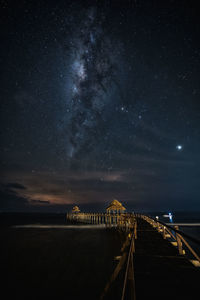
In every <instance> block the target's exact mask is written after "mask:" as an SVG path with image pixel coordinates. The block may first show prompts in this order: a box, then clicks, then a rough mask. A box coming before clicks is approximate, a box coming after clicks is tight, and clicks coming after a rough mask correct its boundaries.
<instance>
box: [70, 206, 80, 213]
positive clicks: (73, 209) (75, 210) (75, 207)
mask: <svg viewBox="0 0 200 300" xmlns="http://www.w3.org/2000/svg"><path fill="white" fill-rule="evenodd" d="M79 211H80V209H79V207H78V206H74V207H73V208H72V212H79Z"/></svg>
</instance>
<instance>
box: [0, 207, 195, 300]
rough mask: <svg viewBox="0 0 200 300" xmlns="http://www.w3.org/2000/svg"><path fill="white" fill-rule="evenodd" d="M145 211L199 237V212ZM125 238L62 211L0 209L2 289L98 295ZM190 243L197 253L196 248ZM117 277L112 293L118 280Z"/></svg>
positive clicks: (69, 295)
mask: <svg viewBox="0 0 200 300" xmlns="http://www.w3.org/2000/svg"><path fill="white" fill-rule="evenodd" d="M148 215H149V216H151V217H154V218H156V217H158V218H159V220H160V221H162V222H165V223H170V224H171V225H172V226H173V224H174V223H178V224H180V225H179V229H180V230H181V231H183V232H185V233H187V234H189V235H190V236H191V237H193V238H195V239H198V240H200V213H197V212H194V213H191V212H171V215H172V217H170V218H169V213H168V212H156V213H149V214H148ZM171 215H170V216H171ZM125 238H126V237H125V235H123V234H122V233H121V232H119V231H117V230H115V229H109V230H108V229H106V228H105V227H103V226H96V227H95V226H93V225H87V226H85V225H81V224H80V225H77V224H70V223H67V221H66V214H65V213H0V240H1V247H0V265H1V272H2V274H4V276H3V279H2V280H3V281H2V293H4V292H5V293H6V294H7V296H8V298H9V297H11V296H12V293H14V294H15V295H20V296H21V299H23V298H25V297H27V295H28V298H29V299H37V298H38V295H40V296H44V298H47V297H52V295H53V296H54V298H55V299H63V298H64V297H66V298H67V299H69V300H70V299H73V300H75V299H81V298H87V299H92V300H94V299H99V298H100V295H101V293H102V291H103V290H104V288H105V286H106V284H107V282H108V281H109V280H110V276H111V274H112V272H113V270H114V269H115V267H116V265H117V260H116V259H115V258H117V257H118V256H119V255H120V253H121V252H120V249H121V247H122V245H123V243H124V241H125ZM193 246H194V249H195V251H197V252H198V254H199V253H200V248H198V247H196V245H193V244H192V247H193ZM117 280H118V281H116V282H115V283H114V284H115V286H114V288H113V289H112V291H114V293H116V294H118V293H120V291H121V290H120V282H123V281H122V279H120V277H119V278H118V279H117ZM11 286H12V289H11V288H10V287H11ZM109 299H115V297H111V296H110V298H109Z"/></svg>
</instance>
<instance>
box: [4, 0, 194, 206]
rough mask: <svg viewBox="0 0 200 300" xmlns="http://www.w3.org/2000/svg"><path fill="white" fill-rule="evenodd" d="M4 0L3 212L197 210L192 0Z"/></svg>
mask: <svg viewBox="0 0 200 300" xmlns="http://www.w3.org/2000/svg"><path fill="white" fill-rule="evenodd" d="M1 2H2V3H1V5H2V7H1V9H0V14H1V16H0V17H1V21H2V23H3V25H2V26H1V27H0V31H1V36H2V38H1V47H0V52H1V54H0V58H1V59H0V64H1V68H0V70H1V73H2V74H1V78H2V82H1V83H2V91H1V101H0V106H1V107H0V113H1V118H0V128H1V136H0V142H1V145H0V146H1V147H0V158H1V161H0V163H1V173H0V176H1V180H0V193H1V195H0V210H4V211H6V210H26V209H27V210H33V209H38V210H42V209H43V210H48V209H49V210H50V209H52V210H55V209H56V207H57V208H58V209H60V207H61V206H62V209H63V211H66V209H67V207H66V206H68V205H74V204H76V205H80V208H81V209H82V205H84V204H85V205H86V204H87V205H88V207H86V206H85V211H87V209H88V210H90V208H91V209H94V210H95V205H97V204H98V203H99V204H98V205H99V208H100V207H101V209H102V211H104V208H105V207H106V205H107V203H108V202H110V201H111V200H112V199H113V198H116V199H118V200H119V201H121V202H122V203H123V204H124V205H125V207H127V208H128V207H129V208H130V207H132V209H133V210H135V209H137V208H138V209H140V210H142V209H146V210H147V209H148V208H149V209H151V210H154V209H155V210H157V209H166V210H167V211H172V210H173V208H175V209H183V207H185V208H190V207H191V209H196V208H198V209H199V198H200V190H199V182H200V172H199V170H200V156H199V153H200V122H199V120H200V101H199V98H200V89H199V78H200V50H199V49H200V38H199V32H200V22H199V16H198V13H197V12H198V9H197V1H193V0H191V1H186V0H182V1H181V5H180V1H178V0H173V1H166V4H165V5H164V6H163V5H162V4H161V2H162V1H157V2H155V1H153V0H149V1H122V0H119V1H116V0H109V1H108V0H98V1H93V0H86V1H81V0H76V1H74V0H67V1H66V0H59V1H56V3H55V2H54V1H18V2H20V3H18V2H17V1H1ZM65 205H66V206H65ZM96 207H97V206H96Z"/></svg>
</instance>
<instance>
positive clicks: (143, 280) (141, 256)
mask: <svg viewBox="0 0 200 300" xmlns="http://www.w3.org/2000/svg"><path fill="white" fill-rule="evenodd" d="M67 219H68V220H70V221H73V222H79V223H88V224H101V225H104V226H105V227H107V228H116V229H117V230H122V231H124V232H126V235H127V239H126V241H125V243H124V245H123V247H122V249H121V253H119V256H118V263H117V265H116V268H115V269H114V270H113V273H112V274H111V278H110V280H109V281H108V283H107V285H106V286H105V288H104V290H103V291H102V294H101V296H100V299H101V300H103V299H121V300H124V299H133V300H135V299H137V300H143V299H155V300H156V299H159V300H160V299H170V300H173V299H174V300H179V299H180V300H184V299H198V298H199V283H200V257H199V255H198V254H197V252H196V251H194V249H193V248H192V247H191V245H190V241H189V240H190V238H189V237H188V236H187V235H185V234H184V233H181V232H180V231H179V229H178V227H170V226H168V225H166V224H164V223H161V222H159V221H158V220H154V219H151V218H149V217H148V216H144V215H139V214H137V215H136V214H128V213H124V212H120V211H119V212H110V211H107V212H106V213H105V214H94V213H92V214H88V213H80V212H79V213H77V214H74V213H73V214H68V215H67ZM191 242H192V244H193V243H194V242H196V243H197V244H198V243H199V242H198V241H195V239H193V238H191ZM199 246H200V244H199Z"/></svg>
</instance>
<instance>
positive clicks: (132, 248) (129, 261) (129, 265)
mask: <svg viewBox="0 0 200 300" xmlns="http://www.w3.org/2000/svg"><path fill="white" fill-rule="evenodd" d="M134 231H135V230H134ZM133 252H135V234H134V232H133V233H132V237H131V242H130V248H129V253H128V259H127V265H126V271H125V276H124V284H123V290H122V297H121V300H124V297H125V291H126V286H127V280H128V273H129V276H130V275H131V276H130V277H131V281H132V282H131V283H132V299H133V300H135V299H136V293H135V278H134V267H133ZM130 273H131V274H130Z"/></svg>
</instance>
